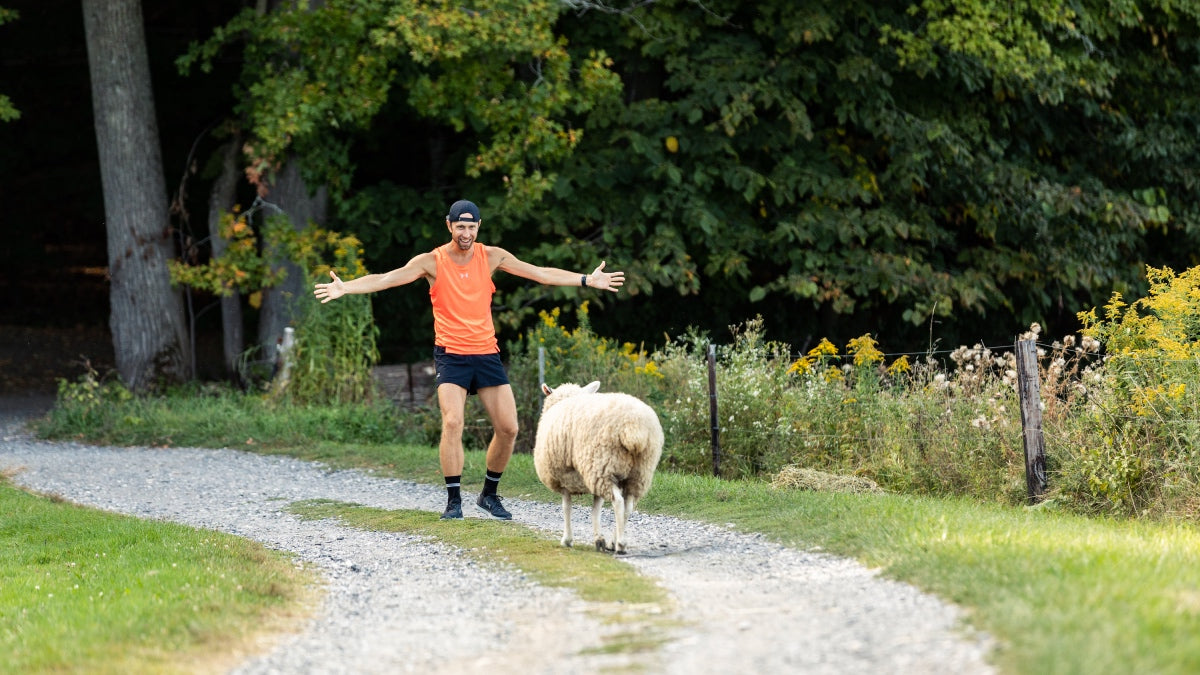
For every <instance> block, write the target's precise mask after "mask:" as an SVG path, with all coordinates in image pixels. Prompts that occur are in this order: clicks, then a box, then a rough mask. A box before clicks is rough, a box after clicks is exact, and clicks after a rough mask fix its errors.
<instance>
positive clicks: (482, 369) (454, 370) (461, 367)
mask: <svg viewBox="0 0 1200 675" xmlns="http://www.w3.org/2000/svg"><path fill="white" fill-rule="evenodd" d="M433 363H434V368H435V369H436V371H437V378H436V382H437V386H439V387H440V386H441V385H443V384H457V385H458V386H460V387H462V388H463V389H466V390H467V393H468V394H474V393H475V392H476V391H478V390H479V389H483V388H484V387H498V386H500V385H502V384H508V373H506V372H505V371H504V364H503V363H502V362H501V361H500V355H499V354H469V355H468V354H447V353H446V348H445V347H434V348H433Z"/></svg>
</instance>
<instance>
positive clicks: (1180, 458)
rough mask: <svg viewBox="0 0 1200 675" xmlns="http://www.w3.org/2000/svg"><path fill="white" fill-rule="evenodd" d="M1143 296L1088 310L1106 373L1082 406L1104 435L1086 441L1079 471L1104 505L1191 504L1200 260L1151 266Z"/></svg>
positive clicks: (1197, 475) (1196, 481)
mask: <svg viewBox="0 0 1200 675" xmlns="http://www.w3.org/2000/svg"><path fill="white" fill-rule="evenodd" d="M1146 276H1147V278H1148V279H1149V282H1150V289H1149V292H1148V293H1147V295H1146V296H1145V297H1142V298H1139V299H1137V300H1134V301H1133V302H1132V303H1129V304H1126V303H1125V302H1124V300H1123V299H1122V297H1121V295H1120V294H1119V293H1114V294H1113V296H1112V298H1111V299H1110V300H1109V302H1108V304H1107V305H1105V307H1104V309H1103V317H1102V318H1101V317H1097V314H1096V310H1095V309H1091V310H1088V311H1086V312H1080V315H1079V318H1080V321H1081V322H1082V323H1083V325H1084V333H1085V335H1088V336H1089V337H1091V338H1093V339H1095V340H1098V341H1099V342H1102V343H1103V344H1104V347H1105V352H1106V356H1105V364H1104V374H1105V377H1103V378H1097V379H1095V380H1094V381H1092V382H1089V383H1088V385H1089V405H1088V406H1087V407H1086V408H1083V410H1082V411H1081V412H1082V414H1084V415H1087V416H1088V417H1089V418H1090V419H1091V420H1092V421H1093V423H1094V425H1095V426H1096V427H1098V428H1099V429H1100V430H1101V435H1100V442H1099V443H1094V442H1093V443H1089V444H1087V445H1084V444H1083V443H1078V444H1077V445H1078V450H1077V453H1078V456H1079V463H1080V467H1079V472H1080V474H1081V481H1083V482H1085V485H1086V488H1087V489H1086V491H1084V490H1079V492H1081V493H1083V494H1084V495H1086V496H1088V497H1090V498H1091V500H1092V501H1093V503H1094V504H1095V505H1096V506H1097V507H1098V508H1109V509H1112V510H1116V511H1118V512H1133V513H1136V512H1138V511H1140V510H1145V509H1162V508H1165V509H1167V510H1169V511H1176V512H1182V513H1191V512H1193V511H1194V510H1195V509H1196V508H1197V506H1198V505H1200V503H1197V502H1196V500H1195V498H1194V497H1193V496H1192V495H1193V494H1194V493H1195V489H1196V486H1197V485H1200V451H1198V450H1197V448H1200V405H1198V404H1197V401H1196V396H1195V392H1196V391H1197V390H1200V367H1198V366H1200V320H1198V319H1197V316H1198V311H1200V267H1193V268H1190V269H1188V270H1186V271H1184V272H1182V273H1180V274H1176V273H1175V272H1174V271H1173V270H1171V269H1170V268H1157V269H1156V268H1153V267H1151V268H1148V269H1147V270H1146Z"/></svg>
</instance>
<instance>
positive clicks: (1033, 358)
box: [1016, 340, 1046, 504]
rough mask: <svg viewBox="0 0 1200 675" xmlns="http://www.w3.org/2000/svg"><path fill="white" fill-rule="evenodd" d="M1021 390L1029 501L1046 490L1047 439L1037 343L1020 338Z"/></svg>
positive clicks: (1019, 368)
mask: <svg viewBox="0 0 1200 675" xmlns="http://www.w3.org/2000/svg"><path fill="white" fill-rule="evenodd" d="M1016 353H1017V393H1018V395H1019V396H1020V399H1021V430H1022V432H1023V436H1024V441H1025V488H1026V490H1027V491H1028V493H1029V503H1030V504H1036V503H1037V502H1038V500H1039V499H1041V497H1042V495H1043V494H1045V492H1046V440H1045V437H1044V436H1043V435H1042V395H1041V382H1040V378H1039V377H1038V364H1037V345H1036V344H1035V343H1034V341H1033V340H1018V341H1017V348H1016Z"/></svg>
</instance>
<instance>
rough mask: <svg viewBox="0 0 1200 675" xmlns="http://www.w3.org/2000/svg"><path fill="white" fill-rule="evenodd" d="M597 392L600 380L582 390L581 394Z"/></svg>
mask: <svg viewBox="0 0 1200 675" xmlns="http://www.w3.org/2000/svg"><path fill="white" fill-rule="evenodd" d="M597 391H600V380H596V381H595V382H592V383H590V384H588V386H586V387H584V388H583V393H585V394H594V393H596V392H597Z"/></svg>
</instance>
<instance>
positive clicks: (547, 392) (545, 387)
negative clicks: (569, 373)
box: [542, 382, 554, 396]
mask: <svg viewBox="0 0 1200 675" xmlns="http://www.w3.org/2000/svg"><path fill="white" fill-rule="evenodd" d="M542 393H543V394H545V395H547V396H549V395H550V394H552V393H554V390H553V389H551V388H550V385H548V384H546V383H545V382H543V383H542Z"/></svg>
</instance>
